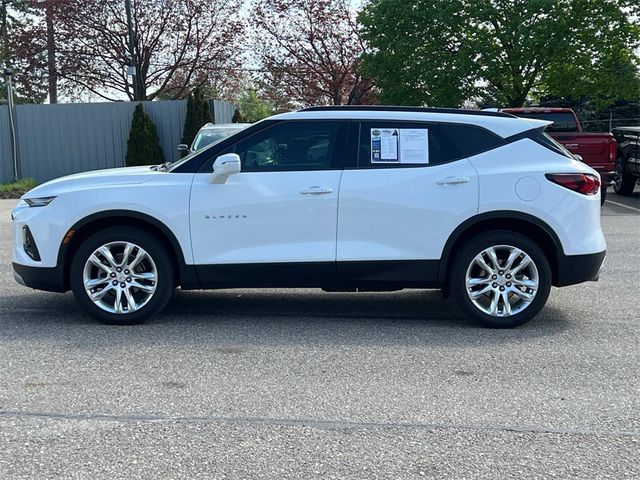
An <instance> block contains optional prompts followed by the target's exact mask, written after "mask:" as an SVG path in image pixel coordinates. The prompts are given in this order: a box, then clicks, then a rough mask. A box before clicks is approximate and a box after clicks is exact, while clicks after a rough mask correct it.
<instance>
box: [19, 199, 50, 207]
mask: <svg viewBox="0 0 640 480" xmlns="http://www.w3.org/2000/svg"><path fill="white" fill-rule="evenodd" d="M54 198H56V197H40V198H25V199H24V201H25V202H27V205H29V206H30V207H46V206H47V205H49V204H50V203H51V202H52V201H53V199H54Z"/></svg>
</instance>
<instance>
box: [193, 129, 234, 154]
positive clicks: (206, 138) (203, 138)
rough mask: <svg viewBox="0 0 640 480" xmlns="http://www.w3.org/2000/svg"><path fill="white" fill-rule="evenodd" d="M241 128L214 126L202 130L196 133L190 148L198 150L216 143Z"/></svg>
mask: <svg viewBox="0 0 640 480" xmlns="http://www.w3.org/2000/svg"><path fill="white" fill-rule="evenodd" d="M239 130H242V129H241V128H216V129H215V130H202V131H200V132H199V133H198V135H196V138H195V140H194V141H193V146H192V147H191V149H192V150H200V149H201V148H204V147H206V146H208V145H213V144H214V143H218V142H219V141H220V140H224V139H225V138H227V137H230V136H231V135H233V134H234V133H236V132H237V131H239Z"/></svg>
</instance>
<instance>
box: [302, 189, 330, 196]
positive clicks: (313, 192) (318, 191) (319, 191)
mask: <svg viewBox="0 0 640 480" xmlns="http://www.w3.org/2000/svg"><path fill="white" fill-rule="evenodd" d="M300 193H301V194H302V195H326V194H327V193H333V188H331V187H309V188H307V189H306V190H302V191H301V192H300Z"/></svg>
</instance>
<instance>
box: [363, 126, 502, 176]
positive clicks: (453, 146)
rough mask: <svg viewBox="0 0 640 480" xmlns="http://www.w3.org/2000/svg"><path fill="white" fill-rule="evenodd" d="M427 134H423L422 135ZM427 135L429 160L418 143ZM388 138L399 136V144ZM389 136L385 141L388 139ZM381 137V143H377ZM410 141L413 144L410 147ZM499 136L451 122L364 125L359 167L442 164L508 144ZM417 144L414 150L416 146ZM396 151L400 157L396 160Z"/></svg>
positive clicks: (482, 129) (426, 143)
mask: <svg viewBox="0 0 640 480" xmlns="http://www.w3.org/2000/svg"><path fill="white" fill-rule="evenodd" d="M422 132H424V133H422ZM421 135H426V138H425V145H424V148H425V149H426V161H425V159H424V158H425V157H424V156H422V154H423V153H424V152H422V151H421V150H420V146H419V144H416V143H415V141H416V139H418V138H421V137H420V136H421ZM389 136H391V137H393V136H397V137H398V139H397V141H395V140H393V139H392V138H391V139H389ZM385 137H386V138H385ZM378 138H379V140H378ZM407 139H409V141H410V142H412V143H411V145H409V147H407ZM505 144H506V141H505V140H504V139H503V138H502V137H499V136H498V135H496V134H494V133H492V132H490V131H488V130H485V129H484V128H481V127H477V126H474V125H461V124H452V123H423V122H420V123H410V122H376V121H373V122H363V123H362V124H361V126H360V141H359V146H360V148H359V155H358V167H359V168H384V167H387V168H388V167H416V166H428V165H440V164H443V163H448V162H453V161H456V160H460V159H462V158H466V157H471V156H473V155H477V154H479V153H482V152H486V151H489V150H492V149H494V148H498V147H500V146H502V145H505ZM414 145H415V148H413V146H414ZM396 152H397V157H396Z"/></svg>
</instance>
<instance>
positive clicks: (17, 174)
mask: <svg viewBox="0 0 640 480" xmlns="http://www.w3.org/2000/svg"><path fill="white" fill-rule="evenodd" d="M3 73H4V80H5V83H6V84H7V111H8V112H9V134H10V137H11V157H12V160H13V179H14V181H18V180H20V178H21V177H22V171H21V170H22V169H21V168H20V157H19V153H18V136H17V134H16V111H15V103H14V101H13V84H12V82H11V77H12V75H13V72H12V71H11V69H10V68H8V67H5V69H4V71H3Z"/></svg>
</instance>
